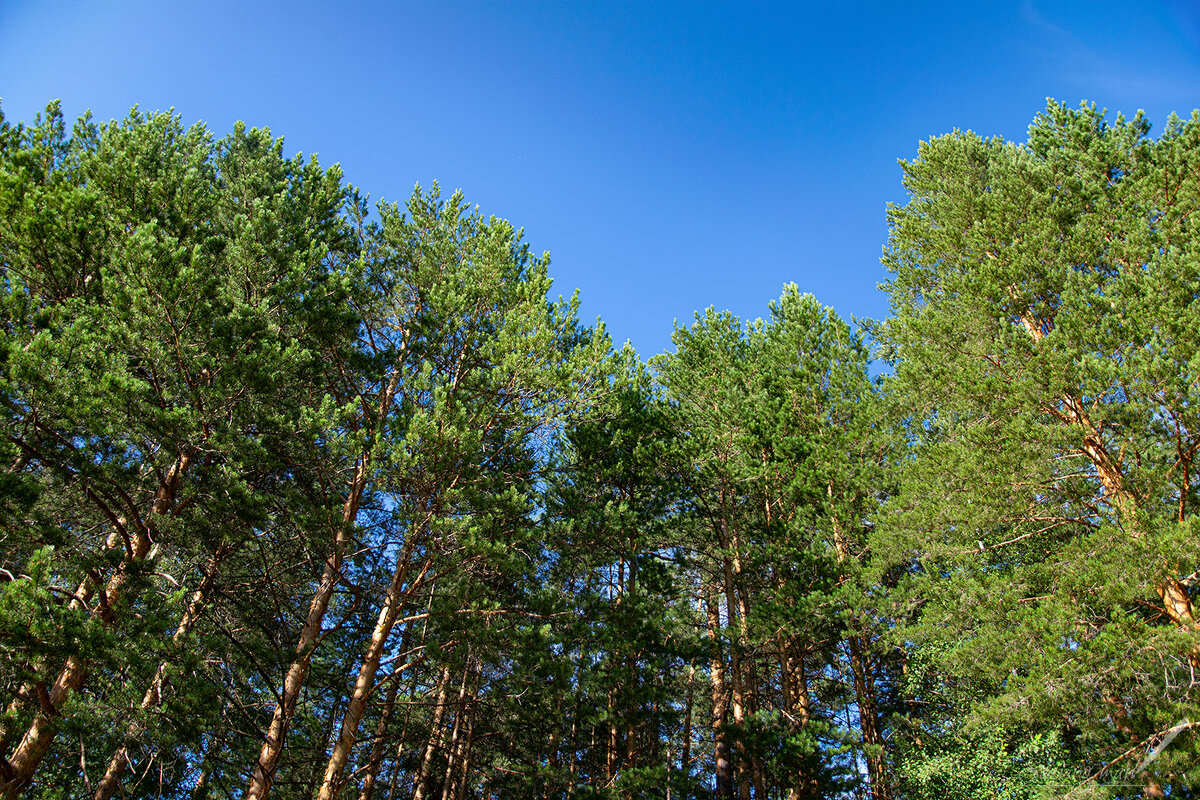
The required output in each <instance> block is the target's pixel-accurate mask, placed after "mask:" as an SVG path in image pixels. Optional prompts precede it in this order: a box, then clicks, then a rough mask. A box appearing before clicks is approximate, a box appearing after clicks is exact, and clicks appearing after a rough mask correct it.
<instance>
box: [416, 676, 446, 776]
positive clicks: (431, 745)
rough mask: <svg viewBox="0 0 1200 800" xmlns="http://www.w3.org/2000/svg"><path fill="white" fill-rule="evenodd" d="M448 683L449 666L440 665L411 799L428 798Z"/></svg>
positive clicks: (439, 742)
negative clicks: (432, 705) (431, 710)
mask: <svg viewBox="0 0 1200 800" xmlns="http://www.w3.org/2000/svg"><path fill="white" fill-rule="evenodd" d="M449 683H450V667H449V666H445V667H442V674H441V675H439V676H438V688H437V697H436V699H435V701H434V702H435V705H434V708H433V719H432V720H431V721H430V723H429V736H428V738H427V739H426V740H425V752H424V753H423V754H422V755H421V766H420V769H419V770H418V771H417V776H416V780H414V781H413V800H428V798H429V795H430V787H429V777H430V775H431V774H432V772H433V757H434V753H435V752H436V751H437V749H438V747H439V746H440V744H441V738H442V733H443V730H442V720H444V719H445V717H446V690H447V687H448V685H449Z"/></svg>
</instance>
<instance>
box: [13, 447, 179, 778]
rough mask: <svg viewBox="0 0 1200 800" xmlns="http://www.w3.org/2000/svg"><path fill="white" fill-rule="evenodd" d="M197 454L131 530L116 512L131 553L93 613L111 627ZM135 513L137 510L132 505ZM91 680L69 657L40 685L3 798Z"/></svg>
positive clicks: (35, 761)
mask: <svg viewBox="0 0 1200 800" xmlns="http://www.w3.org/2000/svg"><path fill="white" fill-rule="evenodd" d="M193 458H194V453H191V452H187V453H182V454H180V455H179V457H178V458H176V459H175V463H174V464H172V465H171V469H170V470H168V472H167V474H166V476H165V477H164V478H163V480H162V484H161V485H160V487H159V489H158V491H157V492H155V493H154V501H153V503H152V505H151V507H150V511H149V512H148V513H147V514H146V517H145V519H136V518H135V519H134V524H133V526H132V528H133V530H132V531H128V529H127V528H126V526H125V524H124V523H122V522H121V520H119V519H117V518H115V517H112V518H110V522H112V523H113V524H114V526H115V527H119V528H121V529H122V531H123V532H126V533H127V534H128V536H127V541H128V545H127V548H126V555H125V558H124V560H123V561H122V563H121V565H120V566H119V567H118V568H117V570H116V572H115V573H114V574H113V576H112V577H111V578H110V579H109V580H108V583H107V584H106V585H105V587H104V589H103V591H101V592H100V593H99V599H100V602H99V603H98V604H97V606H96V608H95V610H94V611H93V616H95V617H97V618H98V619H100V620H101V622H102V623H103V624H104V625H106V626H109V627H111V626H113V625H115V624H116V622H117V620H116V619H115V617H114V616H113V614H114V612H113V609H114V608H116V607H117V605H118V604H119V603H120V602H121V599H122V596H123V595H124V594H125V590H126V587H127V586H128V584H129V579H130V571H131V569H132V568H133V566H134V565H135V564H138V563H139V562H143V561H146V560H150V561H153V560H154V558H155V557H156V555H157V548H156V547H155V546H154V539H155V538H156V536H155V534H156V532H157V531H156V521H155V520H156V519H157V518H158V517H160V516H167V515H170V514H171V512H172V511H173V510H174V509H175V507H176V502H175V501H176V498H177V494H178V491H179V485H180V483H181V482H182V480H183V476H184V475H185V474H186V473H187V471H188V470H189V469H190V468H191V466H192V464H193ZM130 513H133V509H130ZM86 679H87V664H86V663H84V661H83V660H82V659H80V658H79V657H78V656H73V655H72V656H68V657H67V660H66V663H65V664H64V665H63V668H62V669H61V670H60V671H59V673H58V675H57V677H56V678H55V679H54V683H53V684H52V685H51V687H50V688H49V690H46V688H45V684H44V683H43V684H41V690H40V691H39V695H40V697H41V708H40V709H39V711H38V713H37V714H36V715H35V716H34V719H33V722H32V723H31V724H30V726H29V728H28V729H26V731H25V735H24V737H22V739H21V742H20V743H19V744H18V745H17V748H16V750H15V751H14V752H13V755H12V756H11V757H10V758H9V759H8V761H7V765H6V769H5V770H4V773H5V774H4V780H3V781H2V782H0V794H2V795H3V796H4V797H6V798H8V797H18V796H19V795H20V794H21V793H23V792H24V791H25V790H26V789H27V788H28V787H29V785H30V784H31V783H32V782H33V777H34V775H35V774H36V773H37V769H38V767H39V766H40V765H41V763H42V759H44V758H45V757H46V753H47V752H49V750H50V745H51V743H53V741H54V736H55V734H57V732H58V724H57V717H58V714H59V709H61V708H62V705H63V703H65V702H66V701H67V700H68V699H69V698H70V696H71V695H72V694H74V693H75V692H77V691H79V689H80V688H81V687H82V686H83V684H84V681H85V680H86Z"/></svg>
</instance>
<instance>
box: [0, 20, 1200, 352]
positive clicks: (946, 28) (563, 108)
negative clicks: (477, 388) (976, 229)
mask: <svg viewBox="0 0 1200 800" xmlns="http://www.w3.org/2000/svg"><path fill="white" fill-rule="evenodd" d="M1048 96H1053V97H1056V98H1058V99H1061V100H1065V101H1068V102H1070V103H1071V104H1077V103H1078V102H1079V101H1081V100H1083V99H1087V100H1092V101H1095V102H1096V103H1097V105H1099V106H1101V107H1104V108H1107V109H1109V111H1110V113H1115V112H1117V111H1124V112H1128V113H1132V112H1134V111H1136V110H1137V109H1139V108H1143V109H1145V110H1146V111H1147V112H1148V114H1149V115H1150V119H1151V121H1152V122H1153V123H1154V125H1155V130H1160V129H1161V128H1162V124H1163V122H1164V121H1165V119H1166V117H1167V115H1168V114H1169V113H1170V112H1171V111H1178V112H1179V113H1180V114H1181V115H1186V114H1188V113H1190V111H1191V109H1192V108H1194V107H1196V106H1200V3H1197V2H1196V0H1145V1H1144V2H1136V0H1125V2H1110V0H1091V1H1090V2H1051V1H1050V0H1028V1H1027V2H1021V1H1020V0H1014V1H1013V2H991V1H989V0H969V1H967V2H961V1H960V2H938V3H934V2H886V3H885V2H859V3H853V2H841V3H835V2H820V3H818V2H808V3H802V2H781V3H737V2H723V3H715V2H711V3H710V2H702V1H698V0H691V1H690V2H659V3H656V2H649V1H648V0H643V1H642V2H634V1H631V2H585V1H584V0H579V1H578V2H576V1H575V0H561V2H521V3H517V2H512V3H503V2H475V3H465V2H461V3H460V2H451V1H450V0H443V1H442V2H407V3H402V2H395V3H386V2H349V1H344V2H329V3H313V2H288V3H284V2H274V3H255V2H251V0H245V2H241V3H238V2H225V1H224V0H199V1H197V2H186V3H185V2H161V1H160V2H134V1H130V2H102V1H101V0H92V2H56V1H55V0H0V107H2V108H3V110H4V112H5V114H6V115H7V116H8V118H9V119H10V120H14V121H15V120H29V119H32V117H33V115H34V114H35V113H36V112H37V111H38V110H39V109H40V108H41V107H43V106H44V105H45V103H46V102H47V101H49V100H52V99H54V98H61V99H62V100H63V104H64V109H65V111H66V112H67V114H68V115H70V116H75V115H78V114H79V113H81V112H83V111H84V110H86V109H91V110H92V111H93V112H94V113H95V114H96V115H97V116H98V117H100V118H102V119H108V118H111V117H120V116H124V115H125V114H126V113H127V112H128V110H129V108H130V106H132V105H133V104H135V103H137V104H139V105H140V106H141V107H142V108H143V109H145V110H160V109H167V108H171V107H173V108H175V109H176V111H177V112H178V113H179V114H180V115H181V116H182V117H183V119H184V120H185V121H187V122H193V121H196V120H203V121H204V122H205V123H207V124H208V125H209V127H210V128H211V129H212V130H213V131H214V132H215V133H216V134H218V135H220V134H224V133H225V132H227V131H228V130H229V129H230V128H231V126H232V125H233V123H234V121H235V120H238V119H243V120H245V121H246V122H247V123H248V124H251V125H256V126H262V125H266V126H269V127H270V128H271V130H272V131H273V132H274V133H276V134H281V135H283V136H285V137H286V150H287V151H288V152H289V153H291V152H296V151H300V152H304V153H306V154H311V153H319V155H320V160H321V161H322V162H323V163H331V162H334V161H337V162H340V163H341V164H342V165H343V167H344V169H345V171H346V174H347V176H348V178H349V179H350V180H351V181H352V182H353V183H355V184H356V185H358V186H360V187H361V188H362V189H364V190H365V191H367V192H369V193H370V194H371V196H372V197H373V198H375V199H381V198H382V199H388V200H400V201H402V200H404V199H405V198H407V197H408V195H409V194H410V192H411V191H412V188H413V185H414V184H416V183H420V184H422V185H423V186H428V185H429V184H430V183H431V182H432V181H434V180H437V181H438V182H439V183H440V184H441V185H442V187H443V188H444V189H446V190H451V189H456V188H458V189H462V190H463V191H464V193H465V195H466V197H467V199H468V200H469V201H470V202H472V203H474V204H477V205H479V206H480V207H481V208H482V210H483V211H484V212H486V213H491V214H495V215H497V216H501V217H505V218H507V219H509V220H511V221H512V222H513V223H514V224H516V225H518V226H522V227H524V228H525V231H526V238H527V240H528V241H529V243H530V244H531V246H532V247H533V249H534V250H535V251H538V252H540V251H542V250H548V251H549V252H550V254H551V256H552V267H551V271H552V274H553V276H554V277H555V280H556V283H555V287H556V291H558V292H561V293H563V294H569V293H570V292H572V291H573V290H574V289H575V288H576V287H578V288H579V289H580V292H581V297H582V300H583V314H584V317H585V319H594V318H595V317H596V316H600V317H602V318H603V319H604V320H605V322H606V323H607V324H608V326H609V329H610V331H611V332H612V334H613V336H614V338H616V339H617V340H618V341H624V340H625V339H630V340H632V341H633V343H634V345H635V346H636V347H637V349H638V351H639V352H640V353H641V354H642V355H643V356H644V357H648V356H650V355H652V354H654V353H656V352H659V351H662V350H664V349H666V348H668V347H669V339H670V333H671V329H672V325H673V323H674V322H675V321H676V320H679V321H680V322H684V323H686V322H689V321H690V320H691V319H692V315H693V312H694V311H695V310H697V309H701V308H704V307H706V306H709V305H714V306H716V307H718V308H728V309H730V310H732V311H733V312H734V313H736V314H738V315H739V316H741V317H743V318H745V319H753V318H755V317H757V316H761V315H764V314H765V313H766V304H767V301H768V300H770V299H772V298H775V297H777V296H778V295H779V292H780V288H781V287H782V285H783V284H784V283H786V282H789V281H794V282H796V283H797V284H799V286H800V287H801V289H802V290H803V291H809V292H812V293H813V294H815V295H816V296H817V298H818V299H819V300H820V301H821V302H823V303H825V304H827V305H831V306H833V307H834V308H835V309H836V310H837V311H838V312H839V313H840V314H841V315H842V316H843V317H847V318H848V317H850V316H851V315H853V316H856V317H879V316H882V315H884V314H885V313H886V310H887V306H886V301H885V298H884V297H883V295H882V294H881V293H880V292H879V291H878V290H877V289H876V285H877V284H878V283H879V282H880V281H881V280H882V279H883V278H884V273H883V270H882V268H881V267H880V266H879V255H880V251H881V247H882V246H883V243H884V241H885V238H886V233H887V228H886V222H885V217H884V215H885V209H886V204H887V203H888V202H889V201H893V202H896V201H903V199H904V195H903V191H902V189H901V187H900V170H899V167H898V166H897V164H896V160H897V159H898V158H907V157H910V156H911V155H913V154H914V152H915V150H916V146H917V142H918V141H919V140H920V139H923V138H928V137H929V136H931V135H937V134H941V133H945V132H948V131H950V130H952V129H954V128H956V127H957V128H962V129H967V128H969V129H972V130H975V131H978V132H979V133H982V134H986V135H992V134H999V135H1003V136H1007V137H1009V138H1016V139H1023V138H1024V134H1025V129H1026V127H1027V126H1028V124H1029V122H1030V120H1031V119H1032V118H1033V116H1034V114H1036V113H1037V112H1038V111H1039V110H1041V109H1042V108H1043V107H1044V105H1045V98H1046V97H1048Z"/></svg>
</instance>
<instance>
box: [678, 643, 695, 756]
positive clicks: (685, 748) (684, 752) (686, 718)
mask: <svg viewBox="0 0 1200 800" xmlns="http://www.w3.org/2000/svg"><path fill="white" fill-rule="evenodd" d="M695 699H696V664H691V666H690V667H689V668H688V693H686V696H685V697H684V710H683V745H682V747H680V748H679V774H680V775H683V776H684V780H686V778H688V776H689V775H691V711H692V705H694V704H695Z"/></svg>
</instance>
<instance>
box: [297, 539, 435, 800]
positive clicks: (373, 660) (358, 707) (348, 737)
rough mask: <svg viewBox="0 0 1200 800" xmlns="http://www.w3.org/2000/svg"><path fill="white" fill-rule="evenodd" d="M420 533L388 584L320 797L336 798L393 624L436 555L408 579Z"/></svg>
mask: <svg viewBox="0 0 1200 800" xmlns="http://www.w3.org/2000/svg"><path fill="white" fill-rule="evenodd" d="M416 539H417V535H416V534H415V533H414V532H411V531H410V536H409V541H408V543H407V544H406V545H405V547H404V551H403V553H402V554H401V557H400V561H399V563H397V564H396V569H395V571H394V572H393V574H392V583H391V585H390V586H388V590H387V595H386V597H385V598H384V601H383V606H382V607H381V608H380V609H379V618H378V619H377V620H376V622H375V630H374V631H373V632H372V633H371V642H370V644H369V645H368V647H367V652H366V654H365V655H364V656H363V661H362V666H361V667H360V668H359V671H358V680H357V681H355V683H354V693H353V694H352V695H351V697H350V702H349V703H348V704H347V707H346V716H345V717H344V718H343V720H342V728H341V731H340V732H339V734H338V738H337V743H336V744H334V746H333V750H332V752H331V753H330V755H329V763H328V764H327V765H326V767H325V777H324V779H323V780H322V781H321V791H320V793H319V794H318V795H317V798H318V800H333V797H334V795H335V794H337V789H338V785H339V784H340V783H341V780H342V773H343V772H344V771H345V769H346V762H347V761H349V759H350V751H351V750H352V749H353V748H354V745H355V743H356V742H357V741H358V726H359V724H360V723H361V722H362V715H363V711H364V710H365V709H366V706H367V699H368V698H369V697H370V694H371V692H372V691H374V689H375V675H376V673H377V672H378V671H379V662H380V661H381V660H382V658H383V651H384V648H385V647H386V646H387V641H388V638H389V637H390V636H391V635H392V628H393V627H394V626H395V624H396V620H397V619H398V618H399V616H400V611H401V610H402V609H403V608H404V603H405V601H406V600H407V599H408V597H409V596H410V595H411V594H412V592H413V590H414V588H415V587H416V586H418V585H419V584H420V582H421V580H422V578H424V577H425V572H426V571H427V570H428V569H429V565H430V563H431V561H432V559H431V558H430V557H429V556H426V558H425V560H424V562H423V563H422V566H421V571H420V573H419V574H418V575H417V576H416V578H415V579H413V580H412V581H411V582H410V581H409V580H408V576H409V567H410V566H411V557H412V551H413V548H414V547H415V546H416Z"/></svg>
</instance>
